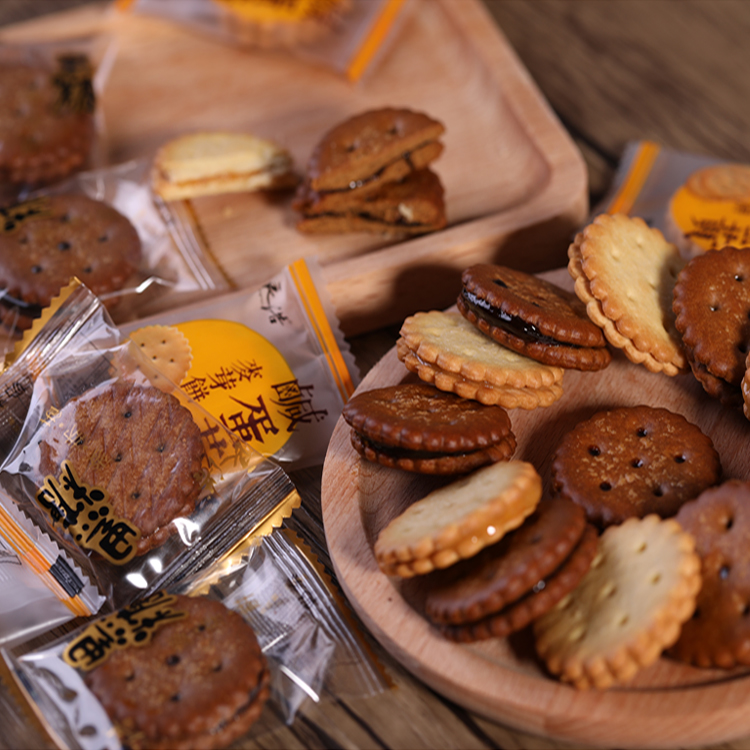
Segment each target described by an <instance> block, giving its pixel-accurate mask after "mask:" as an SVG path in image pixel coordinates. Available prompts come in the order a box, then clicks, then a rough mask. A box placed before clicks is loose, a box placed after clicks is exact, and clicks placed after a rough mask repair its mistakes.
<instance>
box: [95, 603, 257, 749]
mask: <svg viewBox="0 0 750 750" xmlns="http://www.w3.org/2000/svg"><path fill="white" fill-rule="evenodd" d="M171 608H172V609H173V610H174V611H175V612H182V613H185V615H186V616H184V617H182V618H181V619H176V620H175V621H174V622H170V623H168V624H165V625H163V626H162V627H159V628H157V629H155V630H154V632H153V636H152V638H151V641H150V642H149V643H146V644H144V645H139V646H137V647H134V648H124V649H118V650H115V651H113V652H112V653H111V654H110V655H109V656H108V657H107V659H106V661H104V662H103V663H102V664H101V665H100V666H98V667H96V668H95V669H93V670H92V671H91V672H90V673H89V674H88V675H87V676H86V684H87V686H88V688H89V690H91V692H93V694H94V695H95V696H96V698H97V699H98V700H99V702H100V703H101V704H102V706H103V707H104V710H105V711H106V712H107V714H108V715H109V717H110V719H111V720H112V722H113V724H114V725H115V728H116V730H117V732H118V734H119V735H120V738H121V740H122V743H123V746H124V747H128V748H132V749H133V750H137V749H138V748H159V749H164V750H166V749H167V748H169V749H170V750H181V749H182V748H185V749H188V748H202V749H203V750H210V749H211V748H218V747H226V746H227V745H229V744H230V743H231V742H232V741H233V740H235V739H236V738H238V737H240V736H242V735H243V734H245V733H246V732H247V731H248V730H249V728H250V727H251V725H252V724H253V723H254V722H255V721H256V720H257V719H258V717H259V716H260V713H261V711H262V709H263V706H264V704H265V702H266V700H267V698H268V695H269V682H270V679H269V672H268V667H267V665H266V660H265V657H264V656H263V653H262V651H261V649H260V646H259V644H258V641H257V638H256V637H255V633H254V632H253V630H252V628H251V627H250V626H249V625H248V624H247V623H246V622H245V620H244V619H243V618H242V617H241V615H239V614H238V613H237V612H234V611H233V610H230V609H227V608H226V607H225V606H224V605H223V604H221V603H220V602H217V601H213V600H211V599H206V598H204V597H187V596H177V597H176V601H175V602H174V604H173V605H171Z"/></svg>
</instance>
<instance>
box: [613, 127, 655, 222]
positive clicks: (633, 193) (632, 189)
mask: <svg viewBox="0 0 750 750" xmlns="http://www.w3.org/2000/svg"><path fill="white" fill-rule="evenodd" d="M660 151H661V148H660V147H659V146H658V145H657V144H656V143H653V142H651V141H645V142H644V143H642V144H641V145H640V146H639V147H638V151H637V152H636V155H635V157H634V158H633V163H632V164H631V166H630V169H629V170H628V174H627V176H626V177H625V179H624V180H623V183H622V186H621V187H620V189H619V190H618V191H617V193H615V196H614V198H613V199H612V202H611V203H610V205H609V208H608V209H607V213H609V214H629V213H630V211H631V210H632V208H633V204H634V203H635V201H636V199H637V198H638V195H639V194H640V192H641V190H642V189H643V185H644V184H645V182H646V180H647V179H648V176H649V175H650V174H651V169H652V168H653V166H654V162H655V161H656V157H657V156H658V155H659V152H660Z"/></svg>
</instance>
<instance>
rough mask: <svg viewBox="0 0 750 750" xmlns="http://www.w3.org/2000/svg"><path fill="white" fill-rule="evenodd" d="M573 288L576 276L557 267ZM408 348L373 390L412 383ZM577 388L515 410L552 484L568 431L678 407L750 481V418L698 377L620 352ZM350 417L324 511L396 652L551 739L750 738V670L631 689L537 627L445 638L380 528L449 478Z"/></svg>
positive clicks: (647, 675) (349, 579)
mask: <svg viewBox="0 0 750 750" xmlns="http://www.w3.org/2000/svg"><path fill="white" fill-rule="evenodd" d="M545 277H546V278H549V279H550V280H553V281H556V282H557V283H559V284H560V285H561V286H567V287H568V288H570V285H569V284H568V283H567V282H568V278H569V277H567V272H565V271H564V269H563V270H562V271H557V272H554V273H552V274H545ZM412 379H414V376H412V375H411V374H409V373H407V371H406V369H405V368H404V366H403V364H402V363H401V362H399V360H398V358H397V356H396V352H395V349H394V350H391V351H390V352H389V353H388V354H386V355H385V356H384V357H383V359H381V361H380V362H379V363H378V364H377V365H376V366H375V367H374V368H373V370H372V371H371V372H370V373H369V374H368V375H367V377H366V378H365V379H364V380H363V382H362V384H361V385H360V386H359V389H358V390H360V391H362V390H369V389H372V388H377V387H381V386H386V385H392V384H395V383H399V382H402V381H407V380H412ZM563 388H564V391H565V392H564V395H563V397H562V398H561V399H560V400H559V401H558V402H556V403H555V404H553V405H552V406H551V407H549V408H546V409H536V410H534V411H523V410H519V409H517V410H513V411H511V412H509V413H510V416H511V421H512V424H513V431H514V432H515V434H516V438H517V440H518V447H517V449H516V453H515V456H514V458H518V459H522V460H525V461H530V462H531V463H533V464H534V466H536V467H537V470H538V471H539V473H540V474H541V476H542V479H543V481H544V484H545V491H548V489H549V475H550V460H551V455H552V451H553V450H554V449H555V447H556V446H557V444H558V443H559V441H560V439H561V437H562V435H564V434H565V433H566V432H567V431H568V430H570V429H571V428H572V427H573V426H574V425H575V424H577V423H578V422H579V421H581V420H583V419H586V418H588V417H589V416H591V415H592V414H593V413H594V412H596V411H599V410H600V409H606V408H612V407H616V406H621V405H635V404H649V405H652V406H664V407H666V408H668V409H671V410H672V411H675V412H679V413H681V414H683V415H684V416H685V417H686V418H687V419H688V420H690V421H691V422H693V423H694V424H697V425H698V426H699V427H700V428H701V429H702V430H703V432H705V433H706V434H707V435H709V436H710V437H711V439H712V440H713V441H714V445H715V447H716V449H717V450H718V451H719V454H720V456H721V460H722V466H723V469H724V478H730V477H737V478H741V479H746V478H748V477H750V446H749V444H748V438H750V422H749V421H748V420H747V419H745V417H744V416H743V415H742V412H741V411H740V410H737V411H733V410H731V409H728V408H726V407H722V406H721V405H720V404H719V403H718V402H717V401H715V400H713V399H710V398H709V397H708V396H706V395H705V394H704V392H703V390H702V388H701V387H700V385H699V384H698V383H697V381H695V380H694V378H693V377H692V375H682V376H678V377H676V378H670V377H667V376H665V375H660V374H654V373H650V372H648V371H647V370H646V369H645V368H644V367H642V366H639V365H634V364H632V363H630V362H629V361H627V360H626V359H625V358H624V357H623V356H622V355H621V354H620V353H616V354H615V357H614V359H613V362H612V364H611V365H610V366H609V367H608V368H607V369H606V370H604V371H602V372H598V373H584V372H578V371H572V370H571V371H568V372H566V373H565V377H564V380H563ZM349 432H350V430H349V426H348V425H347V424H346V423H345V422H344V421H343V419H340V420H339V423H338V424H337V426H336V428H335V430H334V433H333V436H332V438H331V442H330V445H329V448H328V453H327V455H326V460H325V465H324V468H323V478H322V511H323V523H324V526H325V532H326V540H327V543H328V548H329V551H330V554H331V560H332V562H333V566H334V568H335V570H336V573H337V575H338V579H339V582H340V584H341V586H342V587H343V589H344V591H345V593H346V595H347V597H348V598H349V601H350V603H351V604H352V606H353V607H354V608H355V610H356V611H357V613H358V614H359V616H360V618H361V619H362V621H363V622H364V623H365V625H366V626H367V627H368V628H369V629H370V631H371V632H372V634H373V635H374V636H375V637H376V638H377V639H378V640H379V641H380V643H381V644H382V645H383V646H384V648H385V649H386V650H387V651H389V652H390V653H391V655H392V656H393V657H394V658H396V659H397V660H398V661H399V662H401V663H402V664H403V665H404V666H405V667H406V668H407V669H409V670H410V671H411V672H413V673H414V674H415V675H416V676H417V677H419V678H420V679H422V680H423V681H424V682H426V683H427V684H428V685H430V686H431V687H432V688H433V689H435V690H436V691H438V692H439V693H441V694H442V695H444V696H446V697H447V698H449V699H450V700H453V701H455V702H456V703H458V704H460V705H462V706H464V707H466V708H468V709H470V710H472V711H475V712H477V713H480V714H482V715H484V716H486V717H488V718H490V719H494V720H497V721H499V722H501V723H503V724H506V725H509V726H512V727H515V728H517V729H521V730H524V731H528V732H533V733H536V734H540V735H542V736H545V737H549V738H553V739H559V740H567V741H572V742H581V743H586V744H589V745H594V746H600V747H619V748H626V747H627V748H676V747H684V746H697V745H710V744H715V743H717V742H727V741H730V740H732V739H737V738H739V737H744V736H750V711H749V710H748V701H750V670H748V669H744V668H742V669H740V668H738V669H735V670H729V671H726V670H713V669H711V670H706V669H696V668H692V667H689V666H687V665H684V664H681V663H678V662H675V661H673V660H670V659H668V658H666V657H663V658H661V659H660V660H659V661H658V662H657V663H656V664H654V665H652V666H651V667H649V668H647V669H645V670H643V671H642V672H640V673H639V674H638V675H636V677H635V678H634V679H633V680H632V681H631V682H630V683H628V684H627V686H624V687H620V688H616V689H610V690H603V691H597V690H591V691H578V690H575V689H574V688H572V687H569V686H567V685H563V684H562V683H560V682H558V681H557V680H555V679H553V678H551V677H550V676H549V675H548V674H547V673H546V672H545V670H544V667H543V666H542V664H541V663H540V662H539V661H538V659H537V658H536V656H535V653H534V647H533V642H532V640H531V635H530V634H529V632H528V630H527V631H526V632H523V633H521V634H518V635H517V636H515V637H511V638H509V639H493V640H488V641H482V642H479V643H476V644H471V645H463V644H457V643H453V642H451V641H448V640H446V639H445V638H443V637H442V636H441V635H440V633H439V632H438V631H437V630H436V629H434V628H433V627H432V626H431V625H430V624H429V623H428V622H427V620H426V619H425V618H424V617H423V616H422V614H421V612H422V602H421V597H420V589H419V578H418V577H416V578H413V579H410V580H407V581H399V580H396V579H392V578H389V577H387V576H385V575H384V574H383V573H381V572H380V569H379V568H378V565H377V562H376V561H375V557H374V555H373V544H374V541H375V539H376V538H377V535H378V533H379V531H380V530H381V529H382V528H383V527H384V526H385V525H386V524H387V523H388V522H389V521H390V520H391V518H393V517H394V516H396V515H397V514H398V513H400V512H401V511H402V510H403V509H404V508H405V507H407V506H408V505H409V504H410V503H411V502H413V501H415V500H417V499H419V498H420V497H422V496H424V495H425V494H426V493H427V492H428V491H430V490H431V489H433V488H434V487H436V486H438V483H440V482H444V481H445V480H439V479H435V478H429V477H423V476H419V475H412V474H409V473H406V472H401V471H398V470H395V469H387V468H384V467H381V466H378V465H376V464H372V463H370V462H367V461H363V460H362V459H360V457H359V455H358V454H357V453H356V452H355V451H354V449H353V448H352V447H351V444H350V439H349Z"/></svg>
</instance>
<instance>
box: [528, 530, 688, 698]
mask: <svg viewBox="0 0 750 750" xmlns="http://www.w3.org/2000/svg"><path fill="white" fill-rule="evenodd" d="M599 544H600V546H599V553H598V554H597V557H596V558H595V559H594V561H593V563H592V564H591V568H590V569H589V571H588V572H587V573H586V575H585V576H584V577H583V580H582V581H581V582H580V583H579V584H578V586H577V587H576V588H575V589H573V590H572V591H571V593H570V594H568V595H567V596H565V597H563V598H562V599H561V600H560V601H559V602H558V603H557V604H556V605H555V606H554V607H553V608H552V609H551V610H550V611H549V612H548V613H546V614H544V615H542V616H541V617H540V618H539V619H537V620H535V622H534V626H533V628H534V636H535V641H536V649H537V652H538V654H539V656H540V658H541V659H542V660H543V661H544V662H545V663H546V665H547V668H548V669H549V670H550V672H552V674H555V675H559V676H560V679H562V680H563V681H564V682H569V683H572V684H573V685H574V686H575V687H576V688H579V689H587V688H592V687H595V688H607V687H610V686H611V685H614V684H617V683H621V682H625V681H627V680H629V679H631V678H632V677H633V676H634V675H635V674H636V672H638V671H639V670H640V669H641V668H643V667H646V666H648V665H649V664H652V663H653V662H654V661H656V659H658V658H659V656H660V654H661V653H662V651H664V649H665V648H667V647H669V646H671V645H672V644H673V643H674V642H675V641H676V640H677V638H678V637H679V635H680V629H681V627H682V625H683V623H684V622H685V621H686V620H688V619H689V618H690V616H691V615H692V614H693V611H694V609H695V601H696V596H697V594H698V589H699V588H700V585H701V578H700V558H699V557H698V555H697V554H696V553H695V549H694V547H695V543H694V541H693V537H692V536H691V535H690V534H688V533H686V532H685V531H683V530H682V528H681V527H680V525H679V524H678V523H677V522H676V521H675V520H674V519H666V520H662V519H661V518H659V517H658V516H656V515H650V516H646V517H645V518H630V519H628V520H627V521H625V522H624V523H623V524H621V525H619V526H610V527H609V528H607V529H606V530H605V531H604V533H603V534H602V536H601V537H600V542H599Z"/></svg>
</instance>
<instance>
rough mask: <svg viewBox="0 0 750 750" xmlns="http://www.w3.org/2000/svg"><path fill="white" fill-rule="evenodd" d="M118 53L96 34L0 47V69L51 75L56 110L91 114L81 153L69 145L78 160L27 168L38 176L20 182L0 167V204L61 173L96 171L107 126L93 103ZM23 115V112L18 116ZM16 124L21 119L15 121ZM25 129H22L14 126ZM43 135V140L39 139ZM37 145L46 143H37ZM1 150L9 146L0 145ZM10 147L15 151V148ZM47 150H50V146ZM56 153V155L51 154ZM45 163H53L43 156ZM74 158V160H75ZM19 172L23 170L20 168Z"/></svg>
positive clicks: (104, 149)
mask: <svg viewBox="0 0 750 750" xmlns="http://www.w3.org/2000/svg"><path fill="white" fill-rule="evenodd" d="M115 55H116V44H115V43H114V40H113V38H112V37H111V36H110V35H108V34H94V35H88V36H81V37H76V38H69V39H59V40H54V41H40V42H37V43H31V42H25V43H8V42H6V43H4V44H3V45H2V46H0V65H1V66H3V67H4V68H7V67H8V66H14V65H24V66H34V67H39V68H40V69H42V70H45V69H46V70H48V71H50V76H51V77H52V79H53V81H54V86H55V88H56V90H57V91H58V92H59V93H58V97H57V101H56V104H55V106H59V107H62V108H67V109H73V110H75V111H80V112H84V113H86V114H87V115H88V114H90V115H91V126H90V127H88V126H87V132H86V133H85V146H83V148H85V150H84V151H80V150H79V148H80V147H79V146H78V145H75V146H72V148H73V149H74V151H75V153H76V154H81V155H82V156H83V159H82V160H81V161H80V162H79V161H75V162H74V161H73V160H72V159H71V161H70V162H68V163H67V165H66V162H65V159H70V158H71V157H70V156H64V155H62V154H63V153H64V152H60V154H61V155H60V156H59V157H57V158H58V162H59V163H51V164H50V165H49V167H45V166H43V167H42V168H41V169H40V170H38V171H37V170H35V169H31V170H29V172H28V174H29V175H30V176H31V175H32V174H34V173H37V174H38V177H39V179H38V180H36V181H30V180H20V179H17V178H16V177H14V176H13V174H11V173H10V172H8V171H7V169H0V205H10V204H12V203H16V202H18V201H20V200H24V199H25V197H26V196H27V194H28V192H29V191H30V190H32V189H34V188H35V187H39V186H40V185H41V184H51V183H53V182H55V181H56V180H58V179H60V178H61V177H64V176H66V174H64V173H65V172H67V173H68V174H70V173H73V172H75V171H80V170H82V169H93V168H98V167H100V166H102V165H103V164H105V163H106V153H107V146H106V124H105V121H104V116H103V112H102V109H101V107H99V106H97V102H98V101H99V99H100V98H101V97H102V95H103V93H104V91H105V88H106V83H107V79H108V77H109V72H110V70H111V67H112V64H113V62H114V59H115ZM18 106H20V107H21V108H22V109H24V108H25V107H31V106H33V105H32V103H31V101H30V102H28V103H21V104H19V105H18ZM20 114H23V112H20ZM19 122H20V121H19ZM16 127H19V128H23V127H26V126H25V125H22V124H18V125H17V126H16ZM37 137H40V138H41V137H42V136H37ZM40 143H47V141H44V140H40ZM3 145H4V147H5V150H6V151H7V150H8V148H10V147H11V146H10V145H9V144H8V143H4V144H3ZM12 148H16V146H15V145H13V146H12ZM50 148H54V147H52V146H50ZM50 153H54V151H50ZM16 158H18V159H21V160H22V161H19V162H18V163H19V165H21V164H24V163H26V162H29V164H31V162H30V161H29V159H30V154H19V156H18V157H16ZM42 158H43V159H51V158H52V157H51V156H49V155H46V156H44V157H42ZM76 158H77V157H76ZM19 169H20V171H21V173H23V172H24V171H25V170H26V167H21V166H19Z"/></svg>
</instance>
